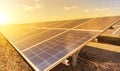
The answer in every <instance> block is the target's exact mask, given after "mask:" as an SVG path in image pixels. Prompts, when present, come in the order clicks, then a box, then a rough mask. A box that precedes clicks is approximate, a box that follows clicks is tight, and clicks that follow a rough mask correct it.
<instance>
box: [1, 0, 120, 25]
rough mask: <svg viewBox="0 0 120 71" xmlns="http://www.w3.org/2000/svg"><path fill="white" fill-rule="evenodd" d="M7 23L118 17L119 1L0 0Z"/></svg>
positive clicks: (119, 13)
mask: <svg viewBox="0 0 120 71" xmlns="http://www.w3.org/2000/svg"><path fill="white" fill-rule="evenodd" d="M0 14H2V15H6V16H8V17H9V23H32V22H41V21H52V20H65V19H77V18H88V17H100V16H114V15H120V0H0Z"/></svg>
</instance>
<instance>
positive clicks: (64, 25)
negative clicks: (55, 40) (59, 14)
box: [57, 19, 89, 28]
mask: <svg viewBox="0 0 120 71" xmlns="http://www.w3.org/2000/svg"><path fill="white" fill-rule="evenodd" d="M88 20H89V19H78V20H73V21H71V22H70V23H66V24H63V25H61V26H58V27H57V28H73V27H75V26H77V25H80V24H81V23H83V22H86V21H88Z"/></svg>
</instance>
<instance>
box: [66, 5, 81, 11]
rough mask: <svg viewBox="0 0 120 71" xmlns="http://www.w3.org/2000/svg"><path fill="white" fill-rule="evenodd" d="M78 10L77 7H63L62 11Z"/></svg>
mask: <svg viewBox="0 0 120 71" xmlns="http://www.w3.org/2000/svg"><path fill="white" fill-rule="evenodd" d="M78 8H79V7H78V6H70V7H67V6H65V7H64V10H74V9H78Z"/></svg>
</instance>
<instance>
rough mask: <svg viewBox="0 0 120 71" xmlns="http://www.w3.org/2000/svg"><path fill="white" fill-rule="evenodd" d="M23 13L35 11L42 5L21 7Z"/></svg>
mask: <svg viewBox="0 0 120 71" xmlns="http://www.w3.org/2000/svg"><path fill="white" fill-rule="evenodd" d="M22 7H23V9H24V11H30V10H35V9H39V8H42V7H43V5H40V4H35V5H33V6H30V5H22Z"/></svg>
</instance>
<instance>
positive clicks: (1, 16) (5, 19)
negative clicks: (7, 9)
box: [0, 13, 11, 25]
mask: <svg viewBox="0 0 120 71" xmlns="http://www.w3.org/2000/svg"><path fill="white" fill-rule="evenodd" d="M10 19H11V18H10V16H9V15H8V14H5V13H0V25H5V24H9V23H10Z"/></svg>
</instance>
